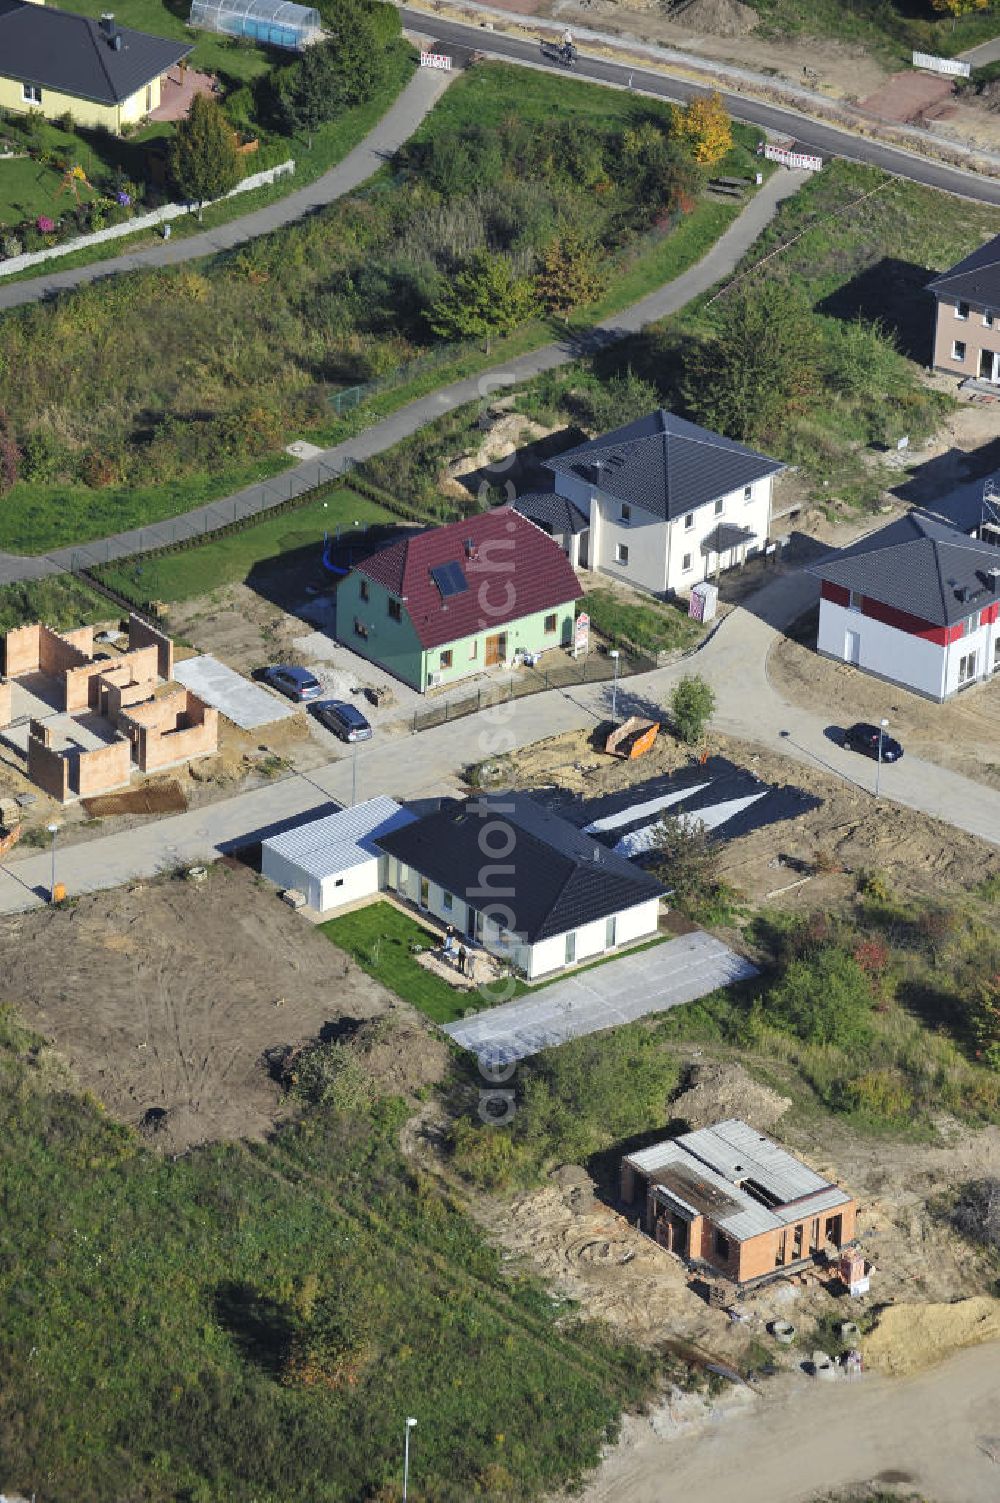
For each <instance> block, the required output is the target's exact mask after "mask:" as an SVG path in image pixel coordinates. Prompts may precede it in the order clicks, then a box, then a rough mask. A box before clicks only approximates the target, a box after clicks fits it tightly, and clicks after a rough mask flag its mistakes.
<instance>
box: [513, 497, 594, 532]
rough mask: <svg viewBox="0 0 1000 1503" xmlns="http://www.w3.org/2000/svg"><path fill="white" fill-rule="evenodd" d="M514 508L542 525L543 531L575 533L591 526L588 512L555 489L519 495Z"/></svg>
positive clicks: (523, 515) (530, 520)
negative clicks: (559, 494) (558, 494)
mask: <svg viewBox="0 0 1000 1503" xmlns="http://www.w3.org/2000/svg"><path fill="white" fill-rule="evenodd" d="M514 510H515V511H519V512H520V513H521V516H522V517H527V518H528V521H529V522H534V523H535V525H536V526H537V527H541V528H542V530H543V532H548V533H559V534H562V533H567V532H568V533H570V534H573V533H577V532H586V530H587V528H588V527H589V526H590V519H589V517H588V516H587V514H586V512H582V511H581V510H580V508H579V507H578V506H577V505H576V504H575V502H573V501H571V500H570V499H569V497H568V496H557V495H556V493H555V492H554V491H529V493H528V494H527V495H526V496H518V498H517V500H516V501H515V502H514Z"/></svg>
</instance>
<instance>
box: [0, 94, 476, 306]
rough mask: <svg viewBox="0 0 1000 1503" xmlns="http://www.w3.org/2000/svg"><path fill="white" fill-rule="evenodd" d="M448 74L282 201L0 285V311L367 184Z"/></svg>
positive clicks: (226, 245) (403, 100) (309, 209)
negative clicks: (196, 230) (197, 230)
mask: <svg viewBox="0 0 1000 1503" xmlns="http://www.w3.org/2000/svg"><path fill="white" fill-rule="evenodd" d="M452 76H453V75H451V74H449V73H442V72H438V71H437V70H436V69H434V68H418V69H417V71H416V72H415V74H414V75H413V77H412V78H411V80H410V82H409V83H408V84H407V85H406V87H405V88H404V89H403V91H402V93H401V94H400V95H399V96H398V98H397V99H396V101H395V103H394V104H392V105H390V107H389V109H388V110H387V111H386V113H385V114H384V115H383V116H382V118H381V120H379V122H378V124H377V125H374V126H373V127H372V129H371V130H370V131H369V132H368V134H367V136H365V138H364V140H363V141H361V142H359V143H358V145H357V146H355V147H354V149H353V151H350V152H348V154H347V156H346V157H345V158H344V160H343V161H342V162H338V163H337V165H336V166H335V167H331V168H330V170H329V171H328V172H324V174H323V176H322V177H318V178H317V179H316V181H315V182H313V183H308V184H307V185H306V187H304V188H298V189H296V191H295V192H294V193H289V194H288V195H287V197H285V198H279V199H276V200H275V202H274V203H270V204H265V205H264V207H263V208H262V209H254V210H253V211H252V212H251V213H249V214H244V215H242V217H241V218H239V219H232V220H230V222H229V223H228V224H220V225H219V226H218V227H217V228H216V229H213V230H205V231H203V232H202V233H201V234H198V235H189V236H188V237H187V238H186V239H184V240H163V241H161V242H160V244H159V245H154V246H151V247H150V248H149V249H148V250H141V251H126V253H125V254H124V255H121V256H112V257H109V258H108V259H107V260H104V261H93V262H91V263H90V265H89V266H76V267H72V268H71V269H69V270H67V271H49V272H43V273H42V274H41V275H40V276H37V277H31V278H30V279H29V280H26V281H23V282H9V283H7V284H6V285H4V284H3V283H2V282H0V310H2V309H5V308H20V307H23V305H24V304H25V303H36V302H38V300H39V299H40V298H43V297H49V296H51V295H52V294H53V293H57V292H66V291H68V290H70V289H71V288H73V287H80V286H82V285H83V284H84V283H85V282H96V281H97V280H99V278H101V277H108V276H116V275H118V273H119V272H125V271H143V270H148V269H149V268H150V267H156V266H177V265H179V264H180V263H181V262H182V261H194V260H197V258H198V257H199V256H211V255H214V254H216V252H218V251H225V250H232V249H233V247H234V246H237V245H243V244H244V243H245V242H246V241H247V240H255V239H256V238H257V237H258V236H259V235H269V234H270V233H271V232H272V231H273V230H280V229H281V227H282V226H283V225H286V224H292V223H293V222H294V221H295V220H296V219H303V218H304V217H305V216H306V215H307V214H312V213H315V211H316V210H317V209H324V208H326V206H327V205H328V204H332V203H334V202H335V201H336V200H337V199H338V198H343V196H344V194H345V193H353V192H354V190H355V188H360V186H361V184H362V183H364V182H367V181H368V179H369V178H370V177H371V176H372V174H373V173H375V172H377V171H378V169H379V168H380V167H382V166H383V165H384V164H385V162H386V160H387V159H388V158H389V157H391V156H393V155H394V154H395V153H396V152H397V151H398V150H399V148H400V147H401V146H402V145H403V144H404V142H406V141H408V140H409V138H410V137H411V136H412V135H413V132H414V131H415V130H416V129H417V127H418V125H420V123H421V121H422V120H423V119H424V117H425V115H427V113H428V111H429V110H431V109H432V108H433V106H434V104H435V103H436V102H437V100H438V98H439V97H440V95H441V94H442V93H443V91H444V90H445V88H447V86H448V83H449V82H450V80H451V77H452Z"/></svg>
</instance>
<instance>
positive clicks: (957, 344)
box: [951, 339, 968, 365]
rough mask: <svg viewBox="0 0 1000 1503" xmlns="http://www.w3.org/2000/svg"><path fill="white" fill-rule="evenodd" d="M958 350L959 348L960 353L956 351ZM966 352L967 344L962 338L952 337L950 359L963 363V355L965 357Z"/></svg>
mask: <svg viewBox="0 0 1000 1503" xmlns="http://www.w3.org/2000/svg"><path fill="white" fill-rule="evenodd" d="M959 350H961V352H962V353H961V354H959V353H958V352H959ZM967 353H968V346H967V345H966V343H965V340H964V339H953V340H952V342H951V358H952V360H955V361H957V362H958V364H959V365H964V364H965V357H966V354H967Z"/></svg>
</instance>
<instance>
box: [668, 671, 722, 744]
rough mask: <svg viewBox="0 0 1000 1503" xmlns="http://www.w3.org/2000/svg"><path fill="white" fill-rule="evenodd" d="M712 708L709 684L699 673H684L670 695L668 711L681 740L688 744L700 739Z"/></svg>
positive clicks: (712, 701)
mask: <svg viewBox="0 0 1000 1503" xmlns="http://www.w3.org/2000/svg"><path fill="white" fill-rule="evenodd" d="M714 709H715V694H714V692H713V690H712V688H711V685H709V684H707V683H706V682H705V680H704V679H703V678H702V677H701V675H700V674H697V673H685V675H684V677H683V678H682V679H681V681H680V683H679V684H677V686H676V687H675V689H674V691H673V693H672V694H671V696H670V713H671V715H672V717H673V721H674V727H675V729H676V731H677V734H678V736H679V737H680V738H681V740H682V741H685V742H687V744H688V745H689V746H693V745H694V744H695V743H696V742H698V741H700V740H701V735H702V732H703V731H704V729H705V726H706V725H707V724H708V722H709V720H710V719H711V716H712V712H713V711H714Z"/></svg>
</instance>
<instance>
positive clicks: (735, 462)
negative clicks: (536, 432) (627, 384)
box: [514, 408, 784, 595]
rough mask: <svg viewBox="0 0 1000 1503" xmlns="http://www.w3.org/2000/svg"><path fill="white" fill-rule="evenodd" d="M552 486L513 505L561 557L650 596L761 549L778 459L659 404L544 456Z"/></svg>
mask: <svg viewBox="0 0 1000 1503" xmlns="http://www.w3.org/2000/svg"><path fill="white" fill-rule="evenodd" d="M546 467H547V468H548V469H550V470H551V471H552V472H553V474H554V476H555V494H554V495H541V494H533V495H530V496H522V497H521V498H520V499H519V500H517V501H515V503H514V505H515V508H516V509H517V510H518V511H520V512H522V513H523V515H525V516H527V517H530V519H531V520H532V521H533V522H536V523H537V524H538V525H539V526H541V527H544V528H545V530H546V531H547V532H549V533H551V535H552V536H553V537H555V538H557V539H558V541H559V542H560V544H561V546H562V547H563V549H564V551H565V552H566V553H567V555H568V556H569V560H570V563H571V564H572V565H573V566H574V567H576V568H581V569H592V570H595V571H598V572H600V573H602V574H611V575H614V576H615V577H616V578H618V579H622V580H625V581H627V583H629V584H631V585H635V586H637V587H638V588H639V589H642V590H649V591H651V592H652V593H653V594H655V595H670V594H679V593H683V592H686V591H688V590H690V589H691V586H692V585H695V584H698V583H699V582H700V581H701V580H703V579H708V578H711V577H712V576H713V575H715V574H717V573H718V572H719V571H720V570H722V569H730V568H732V567H733V566H734V565H736V564H741V563H743V562H745V560H746V559H747V558H749V557H750V556H751V555H752V554H754V553H756V552H758V551H759V550H760V549H761V548H763V546H764V543H765V541H766V539H767V537H768V533H769V530H770V525H771V487H772V485H773V482H774V477H775V475H776V474H777V473H778V472H779V471H780V470H782V469H784V465H783V464H782V463H781V461H780V460H777V459H769V458H768V457H767V455H765V454H758V453H757V452H756V451H755V450H753V449H748V448H747V447H746V446H745V445H744V444H738V443H736V442H734V441H733V440H732V439H729V438H723V437H722V436H721V435H720V434H718V433H710V432H709V431H708V430H707V429H706V428H699V427H698V426H697V424H696V423H689V422H687V421H686V420H685V419H684V418H679V417H676V416H675V415H674V414H673V413H671V412H664V411H663V410H662V408H661V409H660V410H659V411H657V412H652V413H650V414H649V416H648V417H644V418H639V419H638V420H637V421H636V422H634V423H629V424H627V425H626V426H625V427H624V428H618V429H616V430H615V431H614V432H613V433H608V434H605V435H604V436H603V437H601V438H595V439H591V440H590V441H589V442H588V443H585V444H580V445H579V446H578V447H577V448H575V449H570V450H568V451H567V452H566V453H565V454H559V455H557V456H556V457H555V458H553V459H549V460H547V461H546Z"/></svg>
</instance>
